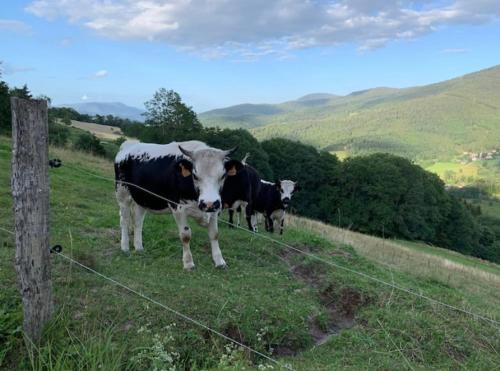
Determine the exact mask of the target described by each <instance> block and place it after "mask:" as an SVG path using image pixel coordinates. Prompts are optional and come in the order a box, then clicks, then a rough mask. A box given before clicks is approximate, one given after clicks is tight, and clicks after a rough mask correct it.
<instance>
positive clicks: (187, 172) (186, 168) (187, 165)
mask: <svg viewBox="0 0 500 371" xmlns="http://www.w3.org/2000/svg"><path fill="white" fill-rule="evenodd" d="M177 170H178V171H179V173H180V174H181V175H182V176H183V177H184V178H186V177H188V176H191V174H192V173H193V163H192V162H191V161H189V160H186V159H185V158H183V159H181V160H179V161H177Z"/></svg>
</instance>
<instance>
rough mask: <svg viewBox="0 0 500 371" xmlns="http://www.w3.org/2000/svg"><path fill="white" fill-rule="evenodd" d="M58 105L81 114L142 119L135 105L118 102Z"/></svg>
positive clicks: (140, 112) (141, 111)
mask: <svg viewBox="0 0 500 371" xmlns="http://www.w3.org/2000/svg"><path fill="white" fill-rule="evenodd" d="M59 107H69V108H73V109H74V110H76V111H77V112H79V113H81V114H87V115H92V116H95V115H102V116H105V115H113V116H117V117H121V118H126V119H130V120H136V121H141V122H142V121H144V116H142V113H143V112H144V110H141V109H139V108H136V107H132V106H128V105H126V104H123V103H120V102H84V103H72V104H61V105H59Z"/></svg>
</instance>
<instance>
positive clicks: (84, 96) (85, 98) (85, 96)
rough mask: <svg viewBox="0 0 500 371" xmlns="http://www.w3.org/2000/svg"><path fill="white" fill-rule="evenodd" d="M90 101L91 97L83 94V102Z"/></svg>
mask: <svg viewBox="0 0 500 371" xmlns="http://www.w3.org/2000/svg"><path fill="white" fill-rule="evenodd" d="M88 99H89V97H88V96H87V94H83V95H82V98H81V100H83V101H85V100H88Z"/></svg>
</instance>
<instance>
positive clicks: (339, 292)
mask: <svg viewBox="0 0 500 371" xmlns="http://www.w3.org/2000/svg"><path fill="white" fill-rule="evenodd" d="M300 250H301V251H304V252H309V251H310V248H308V247H307V246H301V248H300ZM298 255H301V254H300V253H299V252H298V251H294V250H292V249H285V250H282V251H281V253H280V256H281V258H282V259H283V260H284V261H285V262H286V263H287V264H288V266H289V268H290V272H291V273H292V275H293V276H294V277H295V278H296V279H298V280H299V281H302V282H304V283H306V284H307V285H308V286H309V287H312V288H315V289H321V287H324V285H325V276H326V269H325V267H324V266H323V265H322V264H320V263H318V264H311V263H310V262H307V263H306V262H304V261H303V259H302V260H300V261H298V262H297V260H298V259H297V256H298ZM335 255H341V256H343V257H350V254H347V253H345V254H341V252H335ZM320 301H321V304H322V305H323V307H324V309H325V311H326V314H327V320H326V324H325V323H324V321H320V320H319V318H317V317H312V318H310V321H309V329H310V333H311V336H312V337H313V339H314V342H315V344H316V346H318V345H321V344H324V343H325V342H326V341H328V339H329V338H330V337H332V336H335V335H338V334H339V333H340V332H341V331H342V330H344V329H348V328H351V327H353V326H354V325H356V318H355V316H356V312H357V311H358V309H359V308H360V307H361V306H363V305H366V304H367V303H368V302H369V298H367V297H365V296H364V295H363V294H362V293H361V292H359V291H358V290H356V289H354V288H349V287H338V286H336V285H335V284H333V283H330V284H329V285H328V286H327V287H326V288H325V289H322V290H321V292H320ZM320 322H322V323H320ZM284 354H286V355H288V354H287V353H284Z"/></svg>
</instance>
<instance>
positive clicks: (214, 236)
mask: <svg viewBox="0 0 500 371" xmlns="http://www.w3.org/2000/svg"><path fill="white" fill-rule="evenodd" d="M208 238H209V239H210V246H211V248H212V259H213V261H214V263H215V266H216V267H217V268H226V267H227V264H226V262H225V261H224V258H223V257H222V252H221V251H220V247H219V228H218V225H217V213H213V214H211V215H210V222H209V223H208Z"/></svg>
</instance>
